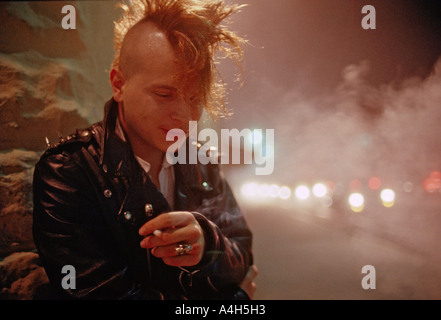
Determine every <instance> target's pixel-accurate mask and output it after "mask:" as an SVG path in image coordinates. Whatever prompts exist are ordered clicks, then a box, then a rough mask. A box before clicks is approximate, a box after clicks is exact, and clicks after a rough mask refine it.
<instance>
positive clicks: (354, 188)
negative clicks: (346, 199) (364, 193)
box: [349, 179, 362, 191]
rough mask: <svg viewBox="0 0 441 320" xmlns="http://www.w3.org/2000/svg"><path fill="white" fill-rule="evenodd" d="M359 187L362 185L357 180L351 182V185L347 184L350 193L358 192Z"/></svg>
mask: <svg viewBox="0 0 441 320" xmlns="http://www.w3.org/2000/svg"><path fill="white" fill-rule="evenodd" d="M361 186H362V183H361V181H360V180H358V179H355V180H352V181H351V183H350V184H349V188H350V189H351V191H360V190H361Z"/></svg>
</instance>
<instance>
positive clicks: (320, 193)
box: [312, 183, 328, 198]
mask: <svg viewBox="0 0 441 320" xmlns="http://www.w3.org/2000/svg"><path fill="white" fill-rule="evenodd" d="M312 193H313V194H314V195H315V196H316V197H317V198H323V197H324V196H326V194H327V193H328V189H327V188H326V186H325V185H324V184H323V183H317V184H316V185H314V187H313V188H312Z"/></svg>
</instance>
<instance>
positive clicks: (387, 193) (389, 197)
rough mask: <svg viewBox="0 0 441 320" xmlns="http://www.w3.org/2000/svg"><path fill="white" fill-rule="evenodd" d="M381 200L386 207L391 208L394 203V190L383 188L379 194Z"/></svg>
mask: <svg viewBox="0 0 441 320" xmlns="http://www.w3.org/2000/svg"><path fill="white" fill-rule="evenodd" d="M380 197H381V201H382V202H383V205H384V206H385V207H386V208H391V207H393V206H394V205H395V191H393V190H391V189H384V190H383V191H381V194H380Z"/></svg>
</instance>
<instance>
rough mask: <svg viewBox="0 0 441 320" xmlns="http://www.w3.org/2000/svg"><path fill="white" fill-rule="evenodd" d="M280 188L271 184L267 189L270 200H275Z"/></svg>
mask: <svg viewBox="0 0 441 320" xmlns="http://www.w3.org/2000/svg"><path fill="white" fill-rule="evenodd" d="M279 192H280V188H279V186H278V185H276V184H273V185H271V186H269V188H268V194H269V196H270V197H271V198H277V197H278V196H279Z"/></svg>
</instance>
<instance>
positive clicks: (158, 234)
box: [153, 230, 162, 238]
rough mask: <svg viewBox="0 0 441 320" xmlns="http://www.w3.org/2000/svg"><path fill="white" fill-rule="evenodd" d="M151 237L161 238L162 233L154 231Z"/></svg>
mask: <svg viewBox="0 0 441 320" xmlns="http://www.w3.org/2000/svg"><path fill="white" fill-rule="evenodd" d="M153 235H155V236H157V237H158V238H160V237H161V236H162V231H161V230H155V231H154V232H153Z"/></svg>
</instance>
